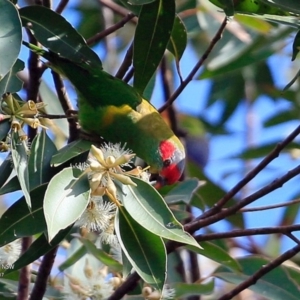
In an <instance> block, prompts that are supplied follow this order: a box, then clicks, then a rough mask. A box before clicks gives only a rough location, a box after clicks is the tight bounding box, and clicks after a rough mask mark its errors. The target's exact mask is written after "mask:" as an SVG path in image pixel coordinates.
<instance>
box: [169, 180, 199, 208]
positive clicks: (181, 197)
mask: <svg viewBox="0 0 300 300" xmlns="http://www.w3.org/2000/svg"><path fill="white" fill-rule="evenodd" d="M203 184H204V182H200V181H199V180H198V179H197V178H191V179H187V180H185V181H183V182H179V183H178V185H176V186H175V187H174V188H173V189H172V190H171V191H170V192H169V193H168V194H167V195H166V196H165V197H164V199H165V201H166V202H167V203H168V204H169V205H170V204H178V203H180V202H184V203H185V204H190V201H191V199H192V196H193V194H194V193H195V192H196V190H197V189H198V188H199V187H201V185H203Z"/></svg>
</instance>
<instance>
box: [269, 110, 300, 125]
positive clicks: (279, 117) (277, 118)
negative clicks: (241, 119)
mask: <svg viewBox="0 0 300 300" xmlns="http://www.w3.org/2000/svg"><path fill="white" fill-rule="evenodd" d="M292 120H299V112H298V111H297V110H296V109H295V108H294V107H292V108H291V109H288V110H284V111H279V112H275V114H274V115H273V116H271V117H269V118H268V119H267V120H265V122H264V126H265V127H271V126H274V125H278V124H281V123H285V122H289V121H292Z"/></svg>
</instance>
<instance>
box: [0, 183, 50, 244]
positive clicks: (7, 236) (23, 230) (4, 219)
mask: <svg viewBox="0 0 300 300" xmlns="http://www.w3.org/2000/svg"><path fill="white" fill-rule="evenodd" d="M46 188H47V185H42V186H39V187H38V188H36V189H34V190H33V191H32V192H31V193H30V196H31V199H32V209H31V212H30V211H29V210H28V208H27V204H26V202H25V199H24V196H23V197H21V198H20V199H19V200H18V201H16V202H15V203H14V204H13V205H12V206H10V207H9V208H8V209H7V210H6V211H5V213H4V214H3V215H2V216H1V218H0V228H1V232H0V247H2V246H3V245H6V244H7V243H10V242H12V241H14V240H16V239H19V238H21V237H25V236H31V235H34V234H37V233H40V232H42V231H44V230H45V229H46V223H45V218H44V214H43V199H44V194H45V191H46Z"/></svg>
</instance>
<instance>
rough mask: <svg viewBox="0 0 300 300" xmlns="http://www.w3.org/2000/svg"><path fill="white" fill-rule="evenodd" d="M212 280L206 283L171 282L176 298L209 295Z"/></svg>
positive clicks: (212, 285) (213, 285) (211, 290)
mask: <svg viewBox="0 0 300 300" xmlns="http://www.w3.org/2000/svg"><path fill="white" fill-rule="evenodd" d="M214 287H215V282H214V280H211V281H209V282H208V283H202V284H199V283H192V284H190V283H175V284H172V288H174V289H175V292H176V298H183V297H188V296H196V295H209V294H211V293H212V292H213V291H214Z"/></svg>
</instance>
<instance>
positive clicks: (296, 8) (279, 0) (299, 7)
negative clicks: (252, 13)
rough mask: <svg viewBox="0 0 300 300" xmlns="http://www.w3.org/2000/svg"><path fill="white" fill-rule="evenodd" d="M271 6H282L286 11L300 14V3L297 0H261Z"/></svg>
mask: <svg viewBox="0 0 300 300" xmlns="http://www.w3.org/2000/svg"><path fill="white" fill-rule="evenodd" d="M260 1H261V2H263V3H265V4H267V5H269V6H270V7H276V8H280V9H282V10H284V11H288V12H293V13H295V14H300V3H299V2H298V1H295V0H260Z"/></svg>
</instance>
